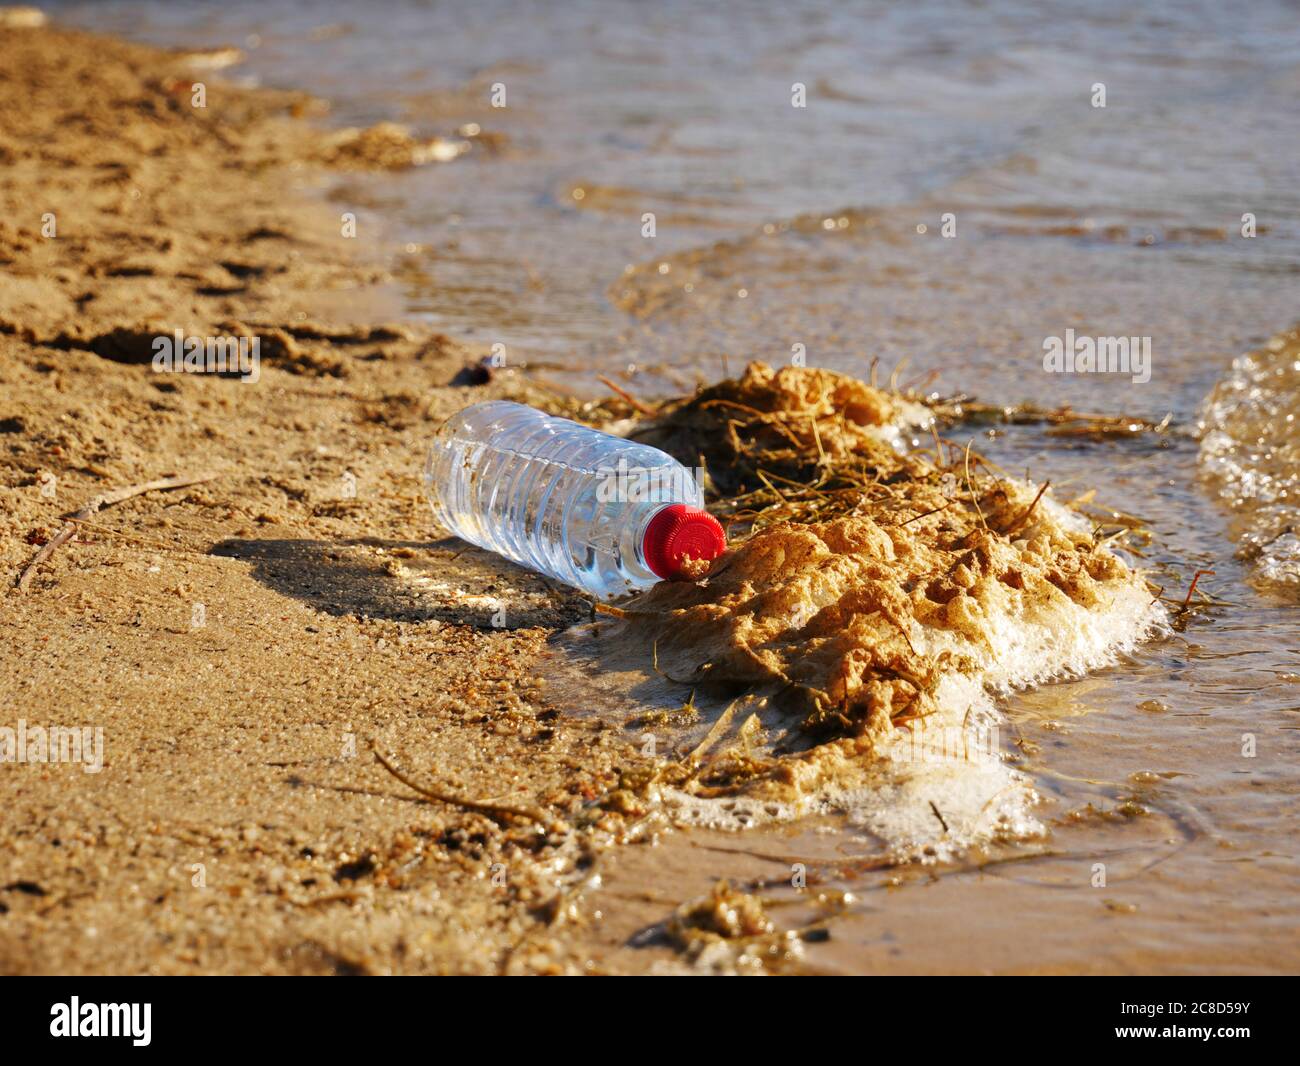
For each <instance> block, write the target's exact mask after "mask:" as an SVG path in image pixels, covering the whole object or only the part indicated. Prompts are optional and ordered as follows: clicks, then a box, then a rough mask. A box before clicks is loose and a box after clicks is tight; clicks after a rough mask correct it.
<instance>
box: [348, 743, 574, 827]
mask: <svg viewBox="0 0 1300 1066" xmlns="http://www.w3.org/2000/svg"><path fill="white" fill-rule="evenodd" d="M370 750H371V751H373V752H374V753H375V758H376V759H378V760H379V765H380V766H382V767H383V768H384V769H385V770H387V771H388V772H389V773H390V774H392V775H393V776H394V777H395V778H397V780H399V781H400V782H402V784H404V785H405V786H406V787H407V788H409V789H410V790H411V791H412V792H418V793H419V794H420V795H421V796H423V797H424V798H425V799H427V800H433V801H434V802H435V803H448V804H450V805H451V806H453V807H461V808H463V809H464V810H467V811H474V812H476V813H478V814H487V815H497V816H501V815H505V816H507V817H510V818H522V819H524V820H525V821H529V822H535V823H537V824H538V825H540V826H541V827H542V828H543V829H545V830H547V831H548V832H549V831H552V830H555V829H558V828H562V827H561V826H560V824H559V823H558V822H557V821H556V820H555V819H553V818H551V817H550V816H549V815H547V813H546V812H545V811H541V810H538V809H537V808H536V807H515V806H513V805H512V804H508V803H497V802H495V801H493V800H475V799H469V798H468V797H465V796H456V795H453V794H452V793H450V792H444V791H442V790H441V789H433V788H426V787H425V786H424V785H420V784H417V783H416V782H415V781H412V780H411V779H410V778H409V777H408V776H407V775H406V774H404V773H402V771H401V770H399V769H398V768H397V767H396V766H394V765H393V764H392V763H391V762H389V761H388V760H387V759H385V758H384V755H383V752H381V751H380V750H379V747H378V745H376V744H375V743H374V741H371V743H370Z"/></svg>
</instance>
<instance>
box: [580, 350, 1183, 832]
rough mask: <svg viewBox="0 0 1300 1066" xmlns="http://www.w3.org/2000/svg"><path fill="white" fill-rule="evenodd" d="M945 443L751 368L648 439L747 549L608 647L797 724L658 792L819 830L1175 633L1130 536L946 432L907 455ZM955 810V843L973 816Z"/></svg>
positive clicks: (918, 409) (820, 379) (645, 602)
mask: <svg viewBox="0 0 1300 1066" xmlns="http://www.w3.org/2000/svg"><path fill="white" fill-rule="evenodd" d="M927 426H928V427H932V426H933V414H932V412H931V411H929V410H928V409H927V408H926V407H925V406H924V405H922V404H920V403H918V402H916V401H914V400H911V399H908V398H906V397H903V396H900V395H898V394H894V393H886V392H884V391H883V390H879V389H876V388H873V387H872V386H870V385H867V384H865V383H863V382H860V381H855V380H854V379H852V378H848V377H845V376H844V375H840V374H834V373H831V372H829V371H825V370H810V369H804V368H798V367H787V368H785V369H782V370H780V371H775V372H774V371H772V370H771V369H770V368H768V367H765V366H762V365H761V364H752V365H751V366H750V367H749V368H748V369H747V370H746V371H745V373H744V375H743V376H742V377H741V378H740V379H738V380H733V381H726V382H723V383H721V384H719V385H716V386H714V387H712V388H709V389H705V390H702V391H701V392H700V393H698V394H697V395H696V396H694V397H691V398H690V399H689V400H686V401H682V402H679V403H676V404H672V405H665V407H664V408H663V409H661V413H659V414H658V415H656V416H655V417H654V418H652V419H649V420H648V421H645V422H643V423H642V424H641V425H640V426H639V427H637V428H636V429H634V430H632V431H631V433H630V434H629V435H630V436H633V437H636V438H637V439H640V440H645V441H648V442H650V443H654V444H655V445H656V446H658V447H661V448H663V449H664V450H666V451H668V452H669V453H670V454H673V455H674V456H675V457H676V458H678V459H679V460H680V461H683V462H687V463H696V462H697V463H700V464H701V465H703V466H705V467H706V468H707V470H708V472H709V477H710V479H711V481H712V486H713V488H714V490H715V491H716V492H717V493H718V494H719V497H720V498H718V499H717V500H716V501H711V506H713V507H714V508H715V511H716V513H718V514H720V515H722V516H729V517H730V518H731V519H732V531H733V537H732V542H733V545H734V547H733V550H732V551H730V552H729V553H728V554H727V555H725V556H723V557H722V558H720V559H718V560H716V561H715V562H714V564H713V567H712V569H711V571H710V572H709V574H708V575H707V577H706V578H705V579H704V580H702V581H700V582H698V583H695V584H687V583H681V582H678V583H673V584H669V583H664V584H661V585H658V586H656V587H655V588H653V589H651V590H649V591H648V592H646V593H644V594H642V595H641V596H639V597H637V598H636V599H634V600H632V601H630V602H629V603H627V604H626V605H623V606H622V608H621V609H620V610H619V611H618V612H617V617H616V619H615V620H614V621H610V622H601V623H598V625H600V626H602V627H604V630H603V635H602V637H603V639H602V640H601V645H602V647H604V648H606V649H610V650H611V651H614V652H616V653H618V654H623V655H633V654H635V653H636V652H637V650H638V649H640V652H641V654H643V655H644V656H645V657H651V656H652V657H653V661H654V669H656V670H658V671H659V672H660V673H661V674H662V675H663V676H664V677H666V678H668V679H671V680H672V681H676V682H681V683H683V684H689V685H692V686H713V687H716V688H718V689H719V690H726V691H734V690H735V689H736V688H740V689H742V690H744V691H746V692H748V693H749V694H750V696H751V698H756V699H759V700H761V701H762V702H763V703H764V704H765V705H769V706H770V707H774V708H779V709H781V710H782V711H784V712H785V713H786V714H787V715H788V716H790V718H789V720H788V721H789V723H790V724H789V726H788V728H787V727H781V726H779V725H778V726H777V727H776V728H773V720H772V719H771V717H770V715H769V716H768V718H765V719H764V721H763V722H762V723H761V724H762V726H763V727H764V728H765V729H766V730H767V731H768V734H769V737H768V739H769V742H768V743H767V744H766V745H753V744H749V743H746V744H745V745H744V750H743V751H740V752H738V751H737V750H736V748H735V747H734V746H733V747H732V748H730V749H725V748H724V749H723V750H720V751H719V752H718V753H717V755H716V756H712V757H710V758H708V759H705V760H701V761H700V762H699V763H698V764H694V763H692V764H688V765H683V766H682V767H681V768H679V770H678V772H676V774H674V773H672V772H669V773H667V774H665V775H663V776H661V777H660V779H659V781H660V783H661V784H663V785H667V786H669V787H672V788H675V789H677V790H678V791H679V792H681V793H684V794H686V795H688V796H692V797H696V798H705V799H717V798H721V797H737V796H745V797H749V798H751V799H755V800H759V801H761V802H763V803H777V804H782V805H784V806H783V808H782V809H783V810H784V811H785V812H786V813H789V814H793V813H797V812H799V811H801V810H807V809H808V802H807V801H808V800H809V798H810V797H813V796H815V795H817V794H820V795H821V796H822V798H825V796H826V795H827V792H826V790H827V789H828V788H829V789H832V790H834V789H841V790H842V789H843V788H844V787H861V786H863V785H864V784H865V783H866V781H867V780H868V778H869V776H870V774H871V773H872V772H873V771H874V769H875V768H876V767H878V766H880V765H881V764H883V763H885V762H887V761H888V760H889V759H891V758H892V754H891V753H892V752H894V750H895V748H896V746H897V744H898V743H899V742H900V739H901V738H902V737H904V736H906V734H908V733H910V732H916V731H919V730H921V729H925V728H931V727H936V728H952V729H957V730H964V729H966V728H967V726H968V725H969V724H970V723H971V722H976V723H983V724H987V723H988V721H989V720H990V718H995V717H996V714H995V711H994V709H993V705H992V703H991V701H990V696H991V694H995V693H998V692H1005V691H1007V690H1009V689H1012V688H1016V687H1020V686H1026V685H1031V684H1036V683H1041V682H1042V681H1045V680H1048V679H1051V678H1057V677H1062V676H1067V675H1072V674H1078V673H1081V672H1083V671H1086V670H1089V669H1093V668H1095V667H1097V666H1099V665H1102V664H1105V663H1108V662H1110V661H1113V658H1114V656H1115V655H1116V654H1117V653H1118V652H1119V651H1121V650H1123V649H1127V648H1129V647H1132V646H1133V645H1134V644H1135V643H1137V642H1138V641H1139V640H1140V639H1142V638H1143V637H1144V636H1145V635H1146V634H1148V633H1149V632H1151V631H1152V630H1153V629H1155V628H1157V627H1158V626H1159V625H1160V624H1161V620H1162V619H1163V618H1164V608H1163V606H1162V605H1161V604H1159V603H1158V602H1156V601H1155V600H1154V599H1153V596H1152V594H1151V592H1150V590H1149V589H1148V586H1147V584H1146V581H1145V580H1144V578H1143V577H1142V575H1141V574H1140V573H1138V572H1137V571H1135V570H1133V569H1131V568H1130V567H1129V566H1128V565H1127V564H1126V563H1125V562H1124V561H1123V560H1122V559H1121V558H1120V557H1119V556H1118V555H1116V554H1115V552H1114V551H1113V550H1112V545H1113V542H1114V539H1115V537H1114V536H1113V535H1111V536H1103V535H1101V533H1100V532H1099V531H1097V530H1094V529H1093V528H1092V526H1091V525H1090V524H1089V523H1088V522H1086V521H1085V520H1083V519H1082V518H1081V517H1080V516H1078V515H1077V514H1075V513H1073V512H1072V511H1070V510H1069V509H1068V508H1067V507H1065V506H1063V505H1061V504H1059V503H1057V502H1055V501H1054V500H1053V499H1052V497H1051V496H1050V493H1049V490H1048V486H1047V485H1045V484H1044V485H1035V484H1033V483H1030V482H1026V481H1022V480H1019V479H1017V478H1012V477H1009V476H1005V475H1003V474H1002V473H1000V472H999V471H997V470H995V469H994V468H993V467H992V466H991V465H990V464H988V463H986V462H984V461H983V460H982V459H980V457H979V456H977V455H973V454H972V453H971V452H970V450H969V448H967V449H962V448H959V447H957V446H956V445H954V444H950V443H946V442H944V441H943V440H941V439H940V438H939V436H938V434H937V432H935V433H934V435H933V439H934V447H933V448H932V449H929V450H928V451H923V450H919V449H913V450H910V451H903V450H902V449H901V447H899V446H897V445H896V441H898V439H899V437H898V435H899V434H900V433H901V432H902V431H903V430H904V429H906V428H908V427H927ZM765 713H766V712H765ZM758 724H759V723H755V730H757V726H758ZM755 730H751V732H754V731H755ZM743 732H744V730H742V733H743ZM1002 783H1003V784H1004V785H1005V784H1006V781H1005V780H1003V782H1002ZM931 808H932V802H931V801H927V802H926V803H925V804H922V805H920V809H921V811H922V813H923V814H924V819H923V820H922V821H921V822H920V823H919V824H926V825H927V826H928V827H929V828H927V832H933V828H932V827H933V826H936V825H938V824H939V823H938V822H936V821H935V820H934V817H933V814H932V811H931ZM944 809H945V811H946V812H950V813H948V814H947V815H946V818H945V821H946V822H953V823H954V832H953V834H952V835H953V836H956V835H958V834H957V833H956V831H955V830H956V828H957V823H959V822H961V810H962V804H961V803H955V802H952V801H949V802H948V804H946V805H945V808H944ZM975 809H976V812H977V813H978V812H979V810H980V808H979V805H978V804H976V805H975ZM715 813H716V812H715ZM943 828H944V832H945V835H947V834H948V831H949V826H948V825H947V824H945V825H944V827H943ZM961 828H963V829H967V830H969V829H970V828H971V826H969V825H963V826H961ZM982 831H992V827H991V826H990V825H989V824H985V825H984V826H983V830H982Z"/></svg>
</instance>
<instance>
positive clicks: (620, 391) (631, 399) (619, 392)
mask: <svg viewBox="0 0 1300 1066" xmlns="http://www.w3.org/2000/svg"><path fill="white" fill-rule="evenodd" d="M596 380H597V381H599V382H600V383H601V384H602V385H604V386H605V387H606V388H607V389H609V390H610V392H612V393H614V394H615V395H616V396H620V397H622V398H623V399H624V400H626V401H627V402H628V403H630V404H631V405H632V406H633V407H634V408H636V410H638V411H640V412H641V413H642V414H643V415H655V414H658V413H659V412H658V411H656V410H655V409H654V408H653V407H651V406H649V405H648V404H644V403H642V402H641V401H640V400H638V399H637V398H636V397H635V396H633V395H632V394H631V393H630V392H628V391H627V389H625V388H623V387H622V386H620V385H616V384H614V382H612V381H610V380H609V378H607V377H605V376H604V375H603V374H599V375H597V377H596Z"/></svg>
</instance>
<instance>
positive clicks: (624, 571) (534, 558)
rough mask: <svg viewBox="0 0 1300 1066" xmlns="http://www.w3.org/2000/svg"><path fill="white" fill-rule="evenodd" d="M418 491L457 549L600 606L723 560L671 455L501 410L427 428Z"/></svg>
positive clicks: (534, 413) (715, 529) (475, 410)
mask: <svg viewBox="0 0 1300 1066" xmlns="http://www.w3.org/2000/svg"><path fill="white" fill-rule="evenodd" d="M424 491H425V494H426V495H427V496H428V498H429V503H430V505H431V506H432V507H433V514H434V517H435V518H436V519H437V520H438V521H439V522H440V523H441V524H442V525H444V526H446V527H447V528H448V529H449V530H451V532H452V533H454V534H455V535H456V536H458V537H460V538H461V539H462V540H467V541H469V542H470V543H471V544H477V545H478V546H479V547H481V548H486V549H488V550H489V551H494V552H497V553H499V554H501V555H504V556H505V557H506V558H507V559H511V560H513V561H514V562H517V563H520V564H522V565H523V566H528V567H531V568H532V569H534V570H540V571H541V572H542V573H544V574H547V575H549V576H551V577H554V578H556V579H558V580H560V581H563V582H565V583H566V584H569V585H574V586H576V587H577V588H580V589H582V590H584V591H585V592H589V593H591V594H592V595H594V596H596V597H598V598H600V599H609V598H612V597H614V596H619V595H622V594H624V593H627V592H633V591H635V590H637V589H643V588H648V587H650V586H651V585H653V584H655V583H656V582H658V581H660V580H663V579H673V578H683V577H689V576H693V575H692V570H693V568H692V566H691V563H690V561H691V560H711V559H714V558H716V557H717V556H718V555H720V554H722V552H723V551H724V550H725V549H726V537H725V535H724V534H723V531H722V526H720V525H719V524H718V521H717V519H715V518H714V517H713V516H712V515H710V514H709V513H708V512H707V511H705V510H703V507H702V505H703V503H704V496H703V493H702V492H701V490H700V486H699V484H698V482H697V481H696V479H695V477H694V476H692V474H691V473H690V472H689V471H688V470H687V469H686V468H685V467H684V466H682V465H681V464H680V463H678V462H677V460H675V459H673V458H672V456H670V455H667V454H665V453H664V452H661V451H660V450H659V449H658V448H652V447H650V446H649V445H647V444H638V443H636V442H635V441H629V440H624V439H623V438H622V437H614V436H611V435H610V434H608V433H601V432H600V431H598V430H594V429H591V428H590V427H588V426H583V425H579V424H578V423H577V422H571V421H569V420H568V419H567V418H555V417H553V416H551V415H548V414H545V413H544V412H542V411H538V410H535V409H534V408H532V407H525V406H524V405H523V404H517V403H509V402H506V401H503V400H489V401H487V402H485V403H477V404H474V405H473V406H471V407H466V408H465V409H464V410H462V411H458V412H457V413H456V414H454V415H452V416H451V417H450V418H449V419H447V421H446V422H444V423H443V424H442V426H441V427H439V429H438V431H437V433H436V434H435V435H434V438H433V443H432V445H431V446H430V448H429V457H428V461H427V462H426V463H425V468H424Z"/></svg>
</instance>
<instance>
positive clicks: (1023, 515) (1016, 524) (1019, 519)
mask: <svg viewBox="0 0 1300 1066" xmlns="http://www.w3.org/2000/svg"><path fill="white" fill-rule="evenodd" d="M1049 485H1051V482H1050V481H1044V482H1043V486H1042V488H1040V489H1039V490H1038V495H1037V496H1035V497H1034V502H1033V503H1031V504H1030V505H1029V506H1028V507H1026V508H1025V509H1024V510H1023V511H1021V512H1020V513H1019V514H1018V515H1016V517H1015V518H1013V519H1012V520H1011V522H1010V524H1009V525H1008V526H1007V527H1006V529H1004V530H1003V531H1002V535H1003V536H1004V537H1009V536H1011V534H1012V533H1014V532H1015V531H1016V530H1017V529H1019V528H1020V527H1021V526H1022V525H1024V524H1025V523H1026V522H1027V521H1029V516H1030V515H1031V514H1033V513H1034V508H1035V507H1037V506H1038V501H1039V500H1041V499H1042V498H1043V493H1045V492H1046V491H1047V489H1048V486H1049ZM1125 532H1127V531H1125Z"/></svg>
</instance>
